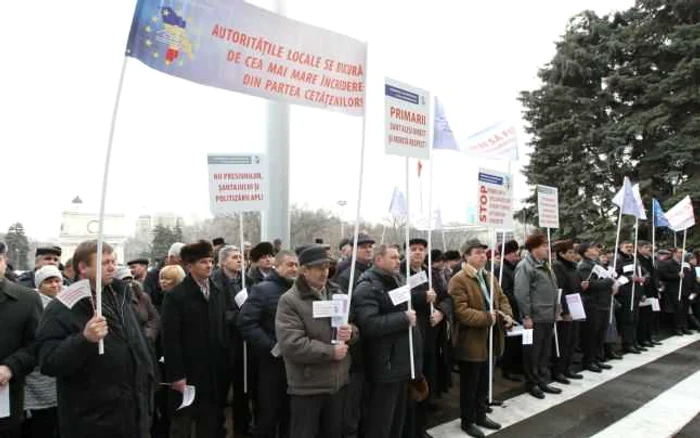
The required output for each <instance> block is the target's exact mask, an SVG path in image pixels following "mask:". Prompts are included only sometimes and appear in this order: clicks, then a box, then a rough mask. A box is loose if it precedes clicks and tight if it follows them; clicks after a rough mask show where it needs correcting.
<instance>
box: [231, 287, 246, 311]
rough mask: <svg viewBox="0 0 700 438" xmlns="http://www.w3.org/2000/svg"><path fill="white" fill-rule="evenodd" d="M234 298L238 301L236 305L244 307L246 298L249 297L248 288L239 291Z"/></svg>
mask: <svg viewBox="0 0 700 438" xmlns="http://www.w3.org/2000/svg"><path fill="white" fill-rule="evenodd" d="M233 299H234V300H235V301H236V305H237V306H238V307H239V308H240V307H243V303H245V302H246V300H247V299H248V290H247V289H245V288H244V289H241V291H240V292H238V293H237V294H236V296H235V297H234V298H233Z"/></svg>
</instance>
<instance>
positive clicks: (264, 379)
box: [238, 250, 299, 438]
mask: <svg viewBox="0 0 700 438" xmlns="http://www.w3.org/2000/svg"><path fill="white" fill-rule="evenodd" d="M298 269H299V261H298V259H297V256H296V254H294V253H293V252H292V251H287V250H280V252H278V253H277V255H276V256H275V270H274V271H273V272H272V273H271V274H270V275H269V276H268V277H267V279H265V280H264V281H262V282H260V283H258V284H256V285H255V286H253V287H252V288H251V289H250V293H249V294H248V299H247V300H246V302H245V303H244V304H243V307H242V308H241V313H240V315H239V316H238V328H239V330H240V332H241V336H242V337H243V339H244V340H245V341H246V342H248V345H249V346H250V348H251V350H250V352H251V354H252V355H254V356H255V358H256V363H257V364H258V372H257V373H256V376H257V382H256V385H255V386H256V387H257V400H258V406H259V407H258V410H259V412H258V415H257V418H256V423H257V426H256V434H255V435H256V436H257V437H260V438H275V437H279V438H286V437H287V436H289V396H288V395H287V374H286V372H285V369H284V368H285V367H284V361H283V360H282V358H281V357H280V355H279V353H278V352H277V349H278V348H276V347H278V346H277V334H276V333H275V318H276V316H277V307H278V302H279V299H280V297H281V296H282V295H283V294H284V293H285V292H287V291H288V290H289V289H291V287H292V286H293V285H294V281H295V280H296V278H297V274H298Z"/></svg>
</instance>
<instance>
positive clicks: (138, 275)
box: [126, 258, 150, 285]
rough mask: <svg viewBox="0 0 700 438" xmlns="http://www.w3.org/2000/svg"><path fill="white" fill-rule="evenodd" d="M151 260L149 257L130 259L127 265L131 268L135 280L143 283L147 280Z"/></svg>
mask: <svg viewBox="0 0 700 438" xmlns="http://www.w3.org/2000/svg"><path fill="white" fill-rule="evenodd" d="M149 264H150V262H149V261H148V259H147V258H137V259H133V260H129V261H128V262H127V263H126V265H127V266H128V267H129V269H130V270H131V275H132V276H133V277H134V280H136V281H138V282H139V283H141V285H143V284H144V283H145V282H146V276H148V265H149Z"/></svg>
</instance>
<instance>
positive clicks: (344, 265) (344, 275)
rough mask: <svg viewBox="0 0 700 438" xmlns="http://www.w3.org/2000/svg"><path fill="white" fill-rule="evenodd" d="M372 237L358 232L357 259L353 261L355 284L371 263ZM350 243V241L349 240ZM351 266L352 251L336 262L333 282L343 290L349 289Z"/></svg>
mask: <svg viewBox="0 0 700 438" xmlns="http://www.w3.org/2000/svg"><path fill="white" fill-rule="evenodd" d="M374 243H375V242H374V239H372V238H371V237H369V236H368V235H367V234H362V233H360V234H359V235H358V236H357V261H356V262H355V279H354V284H353V285H356V284H357V282H358V280H359V279H360V276H361V275H362V273H363V272H365V271H366V270H367V269H369V267H370V266H371V264H372V248H374ZM350 245H352V241H350ZM351 266H352V253H350V256H349V257H348V258H347V259H345V260H344V261H342V262H340V263H338V267H337V268H336V273H335V282H336V283H338V284H339V285H340V288H341V289H343V290H344V291H347V290H349V289H350V271H351V269H350V267H351Z"/></svg>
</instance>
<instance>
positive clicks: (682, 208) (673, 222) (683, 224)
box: [666, 196, 695, 231]
mask: <svg viewBox="0 0 700 438" xmlns="http://www.w3.org/2000/svg"><path fill="white" fill-rule="evenodd" d="M666 219H667V220H668V223H669V224H670V228H671V229H672V230H674V231H683V230H687V229H688V228H690V227H692V226H693V225H695V212H694V211H693V201H692V200H691V199H690V196H686V197H685V198H683V199H681V201H680V202H679V203H678V204H676V205H674V206H673V208H671V209H670V210H669V211H667V212H666Z"/></svg>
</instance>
